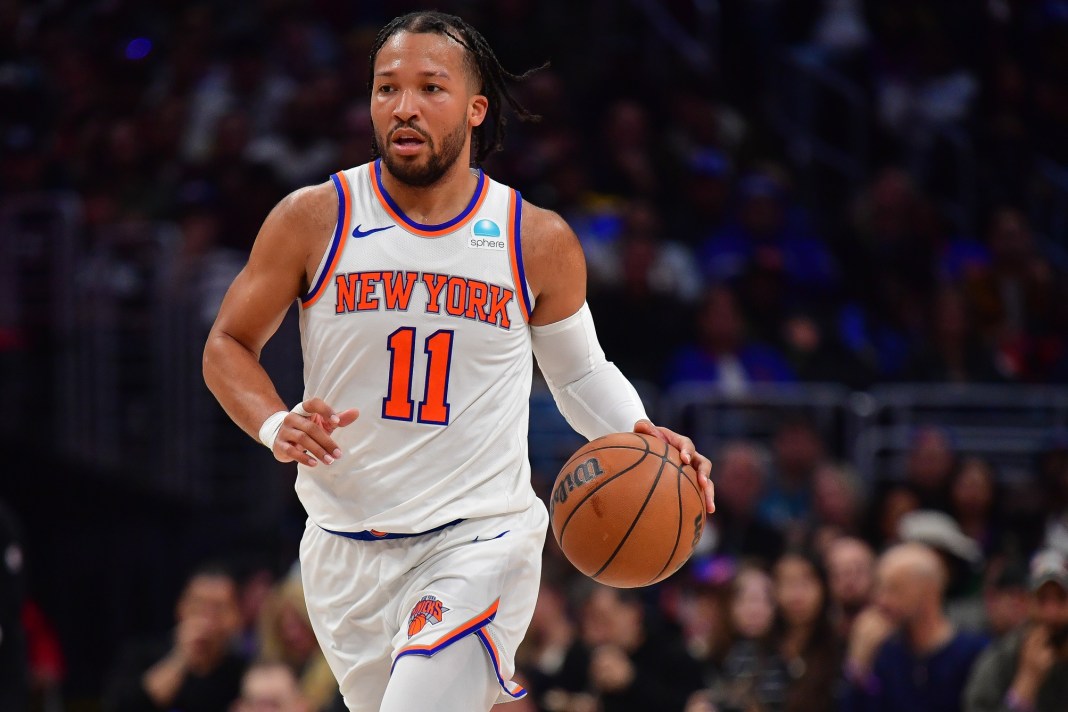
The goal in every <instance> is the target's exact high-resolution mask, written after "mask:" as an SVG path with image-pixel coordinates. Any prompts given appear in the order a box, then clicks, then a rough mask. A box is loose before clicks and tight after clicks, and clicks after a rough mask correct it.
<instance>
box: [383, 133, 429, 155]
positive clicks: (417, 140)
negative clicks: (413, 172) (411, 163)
mask: <svg viewBox="0 0 1068 712" xmlns="http://www.w3.org/2000/svg"><path fill="white" fill-rule="evenodd" d="M389 143H390V145H391V146H393V151H394V153H398V154H400V155H402V156H412V155H415V154H416V153H418V152H419V151H420V150H421V149H422V148H423V145H424V144H425V143H426V139H425V138H423V136H422V134H420V133H419V132H418V131H415V130H413V129H397V130H396V131H394V132H393V134H392V135H391V136H390V139H389Z"/></svg>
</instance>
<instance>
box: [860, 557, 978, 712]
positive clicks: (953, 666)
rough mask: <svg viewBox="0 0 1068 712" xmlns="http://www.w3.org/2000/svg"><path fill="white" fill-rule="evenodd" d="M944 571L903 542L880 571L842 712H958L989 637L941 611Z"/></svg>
mask: <svg viewBox="0 0 1068 712" xmlns="http://www.w3.org/2000/svg"><path fill="white" fill-rule="evenodd" d="M945 588H946V577H945V571H944V569H943V567H942V564H941V562H940V561H939V558H938V555H937V554H936V553H935V552H934V551H933V550H932V549H931V548H929V547H927V546H925V545H923V544H917V543H912V542H910V543H906V544H899V545H897V546H895V547H893V548H891V549H890V550H889V551H887V552H886V553H884V554H883V555H882V556H881V557H880V559H879V565H878V567H877V569H876V589H875V606H874V607H871V608H869V609H867V610H865V611H864V612H863V613H861V615H860V616H859V617H858V618H857V620H856V622H855V623H854V626H853V632H852V635H851V637H850V641H849V646H848V653H847V657H846V668H845V670H846V677H847V680H848V686H847V688H848V689H847V690H846V697H845V699H844V700H843V705H842V708H841V709H842V710H844V711H846V712H873V711H876V710H879V711H885V712H890V711H891V710H893V711H897V710H908V711H909V712H956V711H957V710H961V709H962V693H963V691H964V685H965V683H966V681H967V679H968V675H969V673H970V672H971V669H972V666H973V664H974V663H975V660H976V658H977V657H978V656H979V654H980V653H981V652H982V649H983V647H984V646H985V644H986V639H985V638H983V637H982V636H979V635H976V634H973V633H966V632H961V631H958V630H956V629H955V628H954V627H953V624H952V623H951V622H950V620H949V619H948V618H947V617H946V615H945V613H944V612H943V611H942V602H943V596H944V593H945Z"/></svg>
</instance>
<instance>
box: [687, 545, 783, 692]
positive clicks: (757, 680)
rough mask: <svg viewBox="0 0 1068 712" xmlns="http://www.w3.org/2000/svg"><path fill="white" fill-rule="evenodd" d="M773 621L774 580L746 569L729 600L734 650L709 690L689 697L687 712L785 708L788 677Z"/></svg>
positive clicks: (740, 574) (726, 657) (758, 572)
mask: <svg viewBox="0 0 1068 712" xmlns="http://www.w3.org/2000/svg"><path fill="white" fill-rule="evenodd" d="M774 620H775V596H774V589H773V585H772V580H771V577H770V576H768V574H767V573H766V572H765V571H764V570H763V569H760V568H757V567H755V566H743V567H742V568H741V569H740V570H739V571H738V575H737V576H736V577H735V579H734V585H733V589H732V595H731V604H730V621H731V638H732V642H731V645H730V647H729V649H728V650H727V654H726V656H725V657H724V660H723V665H722V666H721V668H720V670H719V675H718V676H717V677H716V679H715V681H714V682H713V684H712V685H711V687H710V688H709V689H708V690H704V691H701V692H698V693H696V694H694V695H693V696H691V698H690V700H689V701H688V702H687V705H686V712H707V711H708V710H715V711H716V712H743V711H745V710H750V709H759V710H763V711H764V712H782V710H784V709H785V704H786V690H787V685H788V675H787V672H786V665H785V663H784V662H783V660H782V658H781V657H780V656H779V654H778V652H777V651H776V650H775V644H774V641H773V639H772V635H771V633H772V625H773V623H774Z"/></svg>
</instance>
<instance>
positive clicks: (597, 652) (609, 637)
mask: <svg viewBox="0 0 1068 712" xmlns="http://www.w3.org/2000/svg"><path fill="white" fill-rule="evenodd" d="M580 620H581V621H582V624H581V625H582V647H581V648H580V649H578V650H576V651H574V652H575V654H574V655H571V656H569V660H568V662H567V663H565V664H567V665H578V666H579V670H580V671H581V672H582V673H584V674H581V677H582V678H583V679H584V680H585V685H584V686H583V687H581V688H579V689H580V690H581V689H586V690H589V691H591V692H592V693H593V694H594V696H595V697H596V698H597V700H598V701H599V703H600V705H599V707H598V708H597V709H599V710H601V712H631V711H633V712H645V711H646V710H652V709H658V710H660V709H662V710H681V709H682V707H683V704H684V703H685V701H686V699H687V697H689V695H690V693H692V692H693V691H694V690H696V689H698V688H699V687H700V686H701V674H700V670H699V668H698V666H697V663H696V662H695V661H694V660H693V658H691V657H690V656H689V655H687V653H686V650H685V648H684V647H683V643H682V640H681V639H679V638H677V637H676V636H675V635H673V634H672V633H671V632H670V630H669V629H666V628H664V627H663V626H660V625H657V624H656V623H655V622H653V621H649V620H646V613H645V609H644V608H643V606H642V602H641V599H640V598H639V596H638V594H637V593H636V592H635V591H632V590H630V589H614V588H608V587H606V586H600V585H597V586H595V587H594V588H592V590H591V591H590V593H589V595H588V596H587V598H586V600H585V603H584V605H583V606H582V608H581V616H580ZM576 677H578V676H576ZM576 677H573V678H572V679H576ZM572 702H573V701H572ZM570 703H571V702H569V704H570Z"/></svg>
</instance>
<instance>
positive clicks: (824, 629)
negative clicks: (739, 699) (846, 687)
mask: <svg viewBox="0 0 1068 712" xmlns="http://www.w3.org/2000/svg"><path fill="white" fill-rule="evenodd" d="M773 579H774V582H775V602H776V604H777V609H778V610H777V615H776V619H775V625H774V628H773V634H774V638H775V641H776V644H777V646H778V653H779V655H780V657H781V658H782V660H783V661H784V662H785V664H786V671H787V673H788V674H789V682H788V686H787V689H786V704H785V707H784V709H785V710H786V712H824V711H825V710H830V709H832V708H833V706H834V697H835V688H836V682H837V680H838V677H839V667H840V662H841V645H840V641H839V640H838V639H837V637H836V636H835V634H834V628H833V626H832V624H831V618H830V605H829V603H830V596H829V595H828V584H827V576H826V574H825V573H824V571H823V567H822V566H821V565H820V564H819V563H818V562H817V561H816V560H815V559H813V558H810V557H809V556H807V555H806V554H802V553H796V552H795V553H787V554H785V555H784V556H782V557H781V558H780V559H779V560H778V561H777V562H776V564H775V568H774V571H773Z"/></svg>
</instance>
